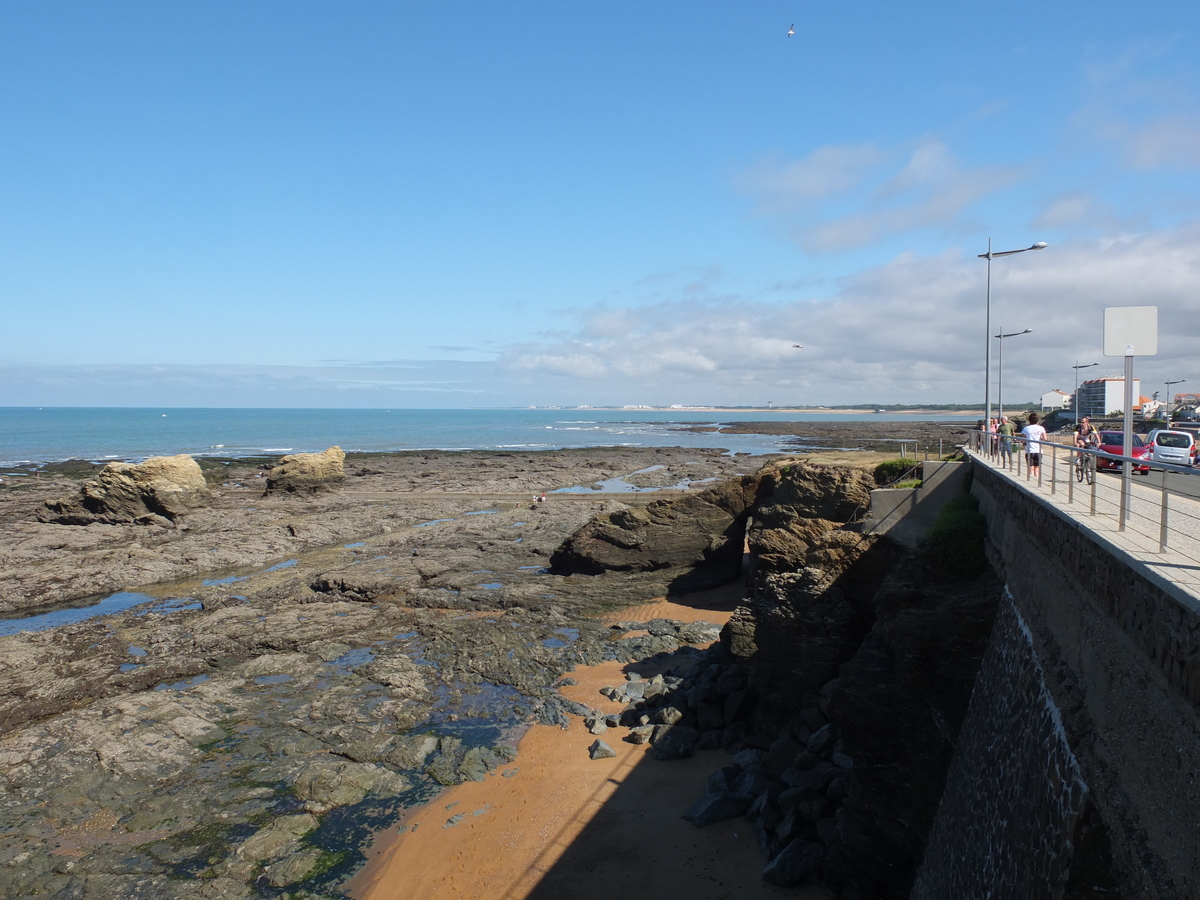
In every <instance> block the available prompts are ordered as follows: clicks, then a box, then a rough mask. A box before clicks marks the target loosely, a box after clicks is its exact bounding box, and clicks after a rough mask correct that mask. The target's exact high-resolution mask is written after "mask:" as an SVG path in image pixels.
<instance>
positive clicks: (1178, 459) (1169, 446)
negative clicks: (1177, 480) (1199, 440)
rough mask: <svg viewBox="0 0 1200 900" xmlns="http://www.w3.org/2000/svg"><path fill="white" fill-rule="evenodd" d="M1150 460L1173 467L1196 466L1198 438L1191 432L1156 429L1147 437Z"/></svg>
mask: <svg viewBox="0 0 1200 900" xmlns="http://www.w3.org/2000/svg"><path fill="white" fill-rule="evenodd" d="M1146 444H1147V446H1148V447H1149V448H1150V458H1151V459H1152V460H1154V461H1155V462H1161V463H1170V464H1171V465H1173V466H1194V465H1196V436H1195V435H1194V434H1192V433H1191V432H1190V431H1176V430H1174V429H1171V428H1155V429H1154V430H1153V431H1152V432H1150V433H1149V434H1148V435H1146Z"/></svg>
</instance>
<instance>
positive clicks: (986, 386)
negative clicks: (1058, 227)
mask: <svg viewBox="0 0 1200 900" xmlns="http://www.w3.org/2000/svg"><path fill="white" fill-rule="evenodd" d="M1045 249H1046V242H1045V241H1038V242H1037V243H1036V244H1033V245H1032V246H1029V247H1022V248H1021V249H1020V250H1002V251H1000V252H999V253H993V252H992V239H991V238H988V249H987V253H980V254H979V258H980V259H986V260H987V301H986V305H985V306H984V326H985V330H984V336H985V337H986V338H987V340H986V342H985V344H984V354H983V405H984V416H985V418H984V420H983V430H984V432H985V433H986V431H987V426H988V423H989V422H991V421H992V260H993V259H995V258H996V257H998V256H1015V255H1016V254H1018V253H1024V252H1025V251H1026V250H1045Z"/></svg>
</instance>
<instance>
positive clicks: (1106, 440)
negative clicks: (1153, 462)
mask: <svg viewBox="0 0 1200 900" xmlns="http://www.w3.org/2000/svg"><path fill="white" fill-rule="evenodd" d="M1100 452H1101V453H1114V454H1116V455H1117V456H1121V455H1122V454H1124V452H1125V435H1124V434H1123V433H1122V432H1120V431H1102V432H1100ZM1130 455H1131V456H1132V457H1133V458H1134V459H1137V460H1142V459H1149V458H1150V448H1149V447H1147V446H1146V444H1145V442H1143V441H1142V436H1141V435H1140V434H1135V435H1134V436H1133V451H1132V453H1130ZM1096 468H1097V469H1110V470H1115V471H1117V472H1119V471H1121V460H1119V459H1108V458H1107V457H1104V456H1097V457H1096ZM1133 471H1134V472H1135V473H1136V474H1138V475H1149V474H1150V467H1149V466H1145V465H1142V464H1141V463H1134V464H1133Z"/></svg>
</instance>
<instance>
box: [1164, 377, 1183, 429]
mask: <svg viewBox="0 0 1200 900" xmlns="http://www.w3.org/2000/svg"><path fill="white" fill-rule="evenodd" d="M1185 381H1187V379H1186V378H1180V379H1179V380H1178V381H1168V382H1166V385H1167V396H1166V398H1165V400H1166V409H1167V427H1168V428H1170V427H1171V385H1173V384H1183V383H1184V382H1185Z"/></svg>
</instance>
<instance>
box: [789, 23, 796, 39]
mask: <svg viewBox="0 0 1200 900" xmlns="http://www.w3.org/2000/svg"><path fill="white" fill-rule="evenodd" d="M795 33H796V23H795V22H793V23H792V24H791V26H790V27H789V28H788V37H791V36H792V35H793V34H795Z"/></svg>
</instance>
